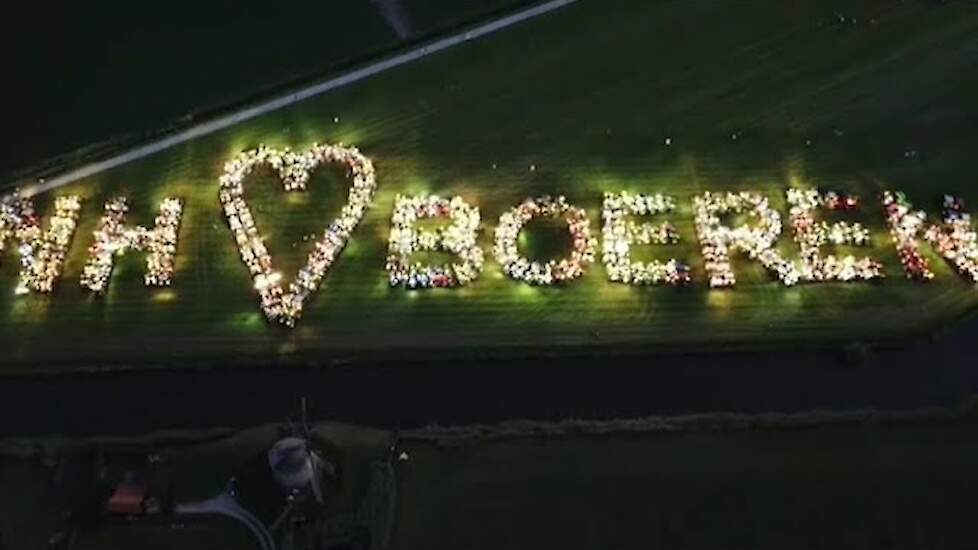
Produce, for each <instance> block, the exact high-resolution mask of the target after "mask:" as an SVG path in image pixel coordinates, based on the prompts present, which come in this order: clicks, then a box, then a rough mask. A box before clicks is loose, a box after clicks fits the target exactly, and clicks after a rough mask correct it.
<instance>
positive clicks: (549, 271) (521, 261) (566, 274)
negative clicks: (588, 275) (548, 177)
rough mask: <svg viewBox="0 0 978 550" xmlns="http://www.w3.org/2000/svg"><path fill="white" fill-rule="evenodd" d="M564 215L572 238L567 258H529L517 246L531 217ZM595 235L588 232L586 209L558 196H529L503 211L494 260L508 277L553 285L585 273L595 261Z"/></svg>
mask: <svg viewBox="0 0 978 550" xmlns="http://www.w3.org/2000/svg"><path fill="white" fill-rule="evenodd" d="M539 216H543V217H558V216H563V218H564V219H565V220H566V221H567V227H568V231H569V232H570V235H571V240H572V242H573V244H572V248H571V254H570V258H562V259H561V260H559V261H557V260H549V261H547V262H546V263H540V262H531V261H530V260H528V259H527V258H526V257H524V256H522V255H521V254H520V252H519V250H518V246H517V238H518V237H519V234H520V231H522V229H523V226H524V225H526V224H527V222H529V221H530V220H532V219H533V218H536V217H539ZM595 241H596V239H595V238H594V237H592V236H591V228H590V220H588V217H587V213H586V212H585V211H584V210H583V209H581V208H577V207H575V206H572V205H570V204H568V202H567V199H566V198H564V197H563V196H559V197H557V198H556V199H553V198H551V197H548V196H543V197H537V198H528V199H526V200H524V201H523V202H522V203H520V204H519V206H516V207H514V208H512V209H510V210H509V211H507V212H505V213H503V215H502V216H500V217H499V226H497V227H496V245H495V248H494V252H495V256H496V261H498V262H499V263H500V264H502V266H503V271H505V272H506V273H507V274H508V275H509V276H510V277H512V278H514V279H517V280H521V281H524V282H527V283H529V284H531V285H552V284H557V283H564V282H567V281H572V280H574V279H576V278H578V277H580V276H581V275H583V274H584V270H585V269H586V268H587V267H588V266H589V265H591V264H592V263H593V262H594V254H595V252H594V250H595V248H596V243H595Z"/></svg>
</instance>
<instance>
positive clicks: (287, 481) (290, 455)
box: [268, 397, 335, 504]
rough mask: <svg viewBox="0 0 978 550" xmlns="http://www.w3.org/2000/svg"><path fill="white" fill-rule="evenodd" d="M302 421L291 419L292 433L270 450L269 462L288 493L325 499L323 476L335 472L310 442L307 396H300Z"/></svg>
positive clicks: (318, 500) (280, 483) (290, 429)
mask: <svg viewBox="0 0 978 550" xmlns="http://www.w3.org/2000/svg"><path fill="white" fill-rule="evenodd" d="M301 409H302V411H301V414H302V418H301V424H299V425H296V424H295V423H294V422H292V421H291V420H290V421H289V430H288V431H289V434H288V435H286V436H284V437H282V438H281V439H279V440H278V441H276V442H275V444H274V445H272V448H271V449H269V450H268V465H269V467H271V469H272V474H273V475H274V476H275V481H276V482H277V483H278V484H279V486H280V487H282V488H283V489H284V490H285V491H286V492H287V493H288V494H289V495H303V494H310V493H311V494H312V495H313V497H314V498H315V499H316V502H318V503H320V504H322V503H323V492H322V478H323V472H324V471H325V472H326V473H328V474H329V475H333V474H334V473H335V471H334V468H333V465H332V464H330V463H329V462H327V461H326V460H325V459H324V458H323V457H322V455H321V454H320V453H319V451H317V450H315V449H313V448H312V446H311V445H310V440H311V432H310V430H309V424H308V422H307V419H306V398H305V397H303V398H302V400H301Z"/></svg>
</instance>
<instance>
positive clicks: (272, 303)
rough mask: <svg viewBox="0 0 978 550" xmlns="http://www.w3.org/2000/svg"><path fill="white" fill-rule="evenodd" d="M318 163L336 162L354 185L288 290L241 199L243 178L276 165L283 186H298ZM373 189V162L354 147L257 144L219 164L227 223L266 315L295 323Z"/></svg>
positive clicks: (300, 188)
mask: <svg viewBox="0 0 978 550" xmlns="http://www.w3.org/2000/svg"><path fill="white" fill-rule="evenodd" d="M323 163H340V164H343V165H345V166H346V167H347V169H348V170H349V177H351V178H352V180H353V184H352V185H351V186H350V196H349V200H348V201H347V203H346V205H344V206H343V209H342V210H341V211H340V215H339V217H337V218H336V219H335V220H333V222H332V223H330V224H329V226H327V227H326V229H325V231H323V235H322V237H321V238H320V239H319V240H318V241H316V243H315V246H314V247H313V250H312V252H310V253H309V259H308V261H307V262H306V265H305V266H304V267H302V269H300V270H299V273H298V274H297V275H296V277H295V280H293V281H292V282H291V283H289V290H288V291H287V292H286V290H285V289H284V288H283V287H282V285H281V284H280V282H281V279H282V275H281V273H278V272H277V271H275V270H274V268H273V267H272V257H271V255H270V254H269V252H268V249H266V248H265V244H264V242H263V240H262V236H261V234H260V233H259V232H258V227H257V226H256V225H255V217H254V216H253V215H252V214H251V209H249V208H248V204H247V203H246V202H245V198H244V182H245V180H246V179H247V177H248V176H249V175H250V174H251V173H252V172H253V171H254V170H255V168H257V167H258V166H262V165H267V166H270V167H271V168H273V169H274V170H276V171H277V172H278V174H279V177H281V179H282V184H283V186H284V187H285V190H286V191H303V190H305V188H306V183H308V181H309V177H310V175H311V174H312V171H313V170H315V169H316V167H318V166H319V165H321V164H323ZM376 188H377V183H376V179H375V177H374V166H373V163H371V162H370V159H368V158H367V157H365V156H363V155H362V154H360V151H358V150H357V149H356V148H355V147H344V146H342V145H319V144H315V145H313V146H312V148H311V149H309V150H308V151H306V152H304V153H293V152H291V151H289V150H284V151H279V150H276V149H270V148H267V147H264V146H262V147H259V148H258V149H253V150H251V151H245V152H244V153H241V154H240V155H238V156H236V157H235V158H233V159H231V160H230V161H228V162H227V163H226V164H225V165H224V175H222V176H221V192H220V196H221V204H222V205H223V206H224V214H225V216H227V220H228V225H229V226H230V227H231V231H232V232H233V233H234V239H235V241H236V242H237V243H238V252H240V253H241V259H242V261H244V263H245V265H247V266H248V270H249V271H251V277H252V279H254V281H255V290H257V291H258V296H259V298H260V302H261V308H262V310H263V311H264V312H265V316H266V317H267V318H268V319H269V320H274V321H278V322H281V323H282V324H284V325H287V326H290V327H294V326H295V323H296V321H297V320H298V319H299V317H301V316H302V304H303V303H304V302H305V300H306V298H308V297H309V296H310V295H311V294H312V293H314V292H315V291H316V289H317V288H319V283H320V281H322V279H323V276H324V275H326V272H327V271H328V270H329V268H330V266H331V265H333V261H334V260H336V258H337V256H339V254H340V252H341V251H342V250H343V247H344V246H346V241H347V239H349V237H350V233H351V232H352V231H353V230H354V229H355V228H356V226H357V224H359V223H360V220H361V219H362V218H363V214H364V212H366V210H367V207H368V206H370V201H371V200H372V199H373V195H374V190H375V189H376Z"/></svg>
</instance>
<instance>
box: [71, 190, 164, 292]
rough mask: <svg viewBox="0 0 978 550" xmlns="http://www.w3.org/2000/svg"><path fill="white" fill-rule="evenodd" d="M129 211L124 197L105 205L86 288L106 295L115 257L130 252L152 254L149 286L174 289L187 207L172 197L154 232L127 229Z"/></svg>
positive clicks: (83, 279) (84, 279)
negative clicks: (179, 236) (181, 220)
mask: <svg viewBox="0 0 978 550" xmlns="http://www.w3.org/2000/svg"><path fill="white" fill-rule="evenodd" d="M128 211H129V206H128V205H127V204H126V199H125V198H123V197H117V198H114V199H111V200H110V201H109V202H107V203H105V214H104V215H103V216H102V219H101V221H100V222H99V225H98V228H97V229H96V230H95V233H94V237H95V238H94V240H93V242H92V245H91V246H90V247H88V263H87V264H85V269H84V270H83V271H82V276H81V285H82V287H84V288H87V289H89V290H91V291H93V292H99V293H101V292H104V291H105V289H106V287H108V285H109V279H110V278H111V276H112V268H113V267H114V266H115V257H116V256H121V255H123V254H125V253H126V251H127V250H130V249H132V250H139V251H145V252H148V254H147V255H146V274H145V276H144V278H143V280H144V281H145V283H146V286H170V283H171V282H172V281H173V270H174V264H173V262H174V258H175V256H176V254H177V234H178V232H179V229H180V219H181V218H182V216H183V203H182V202H181V201H180V199H175V198H172V197H171V198H166V199H164V200H163V202H162V203H160V212H159V214H158V215H157V216H156V220H155V221H154V225H153V229H146V228H145V227H142V226H132V227H127V226H126V225H125V218H126V212H128Z"/></svg>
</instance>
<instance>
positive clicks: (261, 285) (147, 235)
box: [0, 145, 978, 326]
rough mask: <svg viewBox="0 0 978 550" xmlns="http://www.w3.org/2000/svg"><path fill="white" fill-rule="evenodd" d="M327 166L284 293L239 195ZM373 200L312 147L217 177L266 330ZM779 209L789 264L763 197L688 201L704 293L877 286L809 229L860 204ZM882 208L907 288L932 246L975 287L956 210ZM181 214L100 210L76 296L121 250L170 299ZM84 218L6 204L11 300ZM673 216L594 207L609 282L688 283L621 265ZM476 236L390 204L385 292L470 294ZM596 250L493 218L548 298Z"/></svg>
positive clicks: (583, 217)
mask: <svg viewBox="0 0 978 550" xmlns="http://www.w3.org/2000/svg"><path fill="white" fill-rule="evenodd" d="M324 163H338V164H341V165H344V166H345V167H346V168H347V170H348V175H349V177H350V179H351V181H352V183H351V187H350V191H349V200H348V202H347V203H346V205H344V206H343V208H342V210H341V212H340V214H339V216H338V217H337V218H336V219H335V220H333V221H332V222H330V223H329V224H328V225H327V226H326V228H325V230H324V231H323V232H322V235H321V236H320V237H319V240H317V241H316V242H315V243H314V244H313V249H312V251H311V252H310V253H309V256H308V260H307V262H306V264H305V266H304V267H302V268H301V269H300V270H299V272H298V274H296V276H295V278H294V279H293V280H292V282H290V283H288V285H287V286H285V285H284V284H283V281H282V275H281V273H279V272H278V271H276V270H275V268H274V264H273V261H272V256H271V253H270V252H269V250H268V249H267V248H266V246H265V244H264V239H263V238H262V235H261V232H260V231H259V229H258V227H257V226H256V224H255V219H254V216H253V215H252V212H251V209H250V207H249V206H248V203H247V202H246V201H245V197H244V184H245V182H246V181H247V179H248V176H249V174H251V173H252V172H253V171H254V170H255V169H256V168H257V167H259V166H268V167H271V168H272V169H273V170H275V171H277V172H278V174H279V176H280V178H281V180H282V183H283V185H284V187H285V190H286V191H296V192H298V191H303V190H304V189H305V188H306V184H307V183H308V182H309V179H310V174H311V173H312V171H313V170H314V169H315V168H316V167H317V166H319V165H321V164H324ZM376 186H377V182H376V179H375V175H374V168H373V164H372V163H371V161H370V159H369V158H367V157H366V156H364V155H363V154H361V153H360V152H359V151H358V150H357V149H356V148H353V147H344V146H342V145H314V146H313V147H312V148H310V149H309V150H307V151H305V152H302V153H296V152H292V151H288V150H284V151H279V150H275V149H270V148H266V147H260V148H258V149H255V150H251V151H247V152H244V153H241V154H239V155H238V156H236V157H235V158H233V159H231V160H230V161H228V162H227V163H226V165H225V170H224V174H223V175H222V176H221V178H220V186H219V192H218V195H219V197H220V201H221V205H222V207H223V210H224V214H225V216H226V218H227V223H228V226H229V227H230V229H231V232H232V234H233V236H234V242H235V243H236V244H237V246H238V251H239V253H240V255H241V259H242V260H243V261H244V263H245V264H246V265H247V267H248V269H249V271H250V272H251V276H252V278H253V280H254V287H255V290H256V291H257V292H258V297H259V302H260V305H261V308H262V310H263V311H264V313H265V315H266V316H267V318H268V319H269V320H272V321H276V322H280V323H283V324H285V325H288V326H294V325H295V323H296V321H297V320H298V319H299V318H300V316H301V314H302V308H303V303H304V302H305V301H306V299H307V298H308V297H309V296H310V295H311V294H312V293H314V292H315V291H316V289H317V288H318V286H319V283H320V281H322V279H323V277H324V276H325V275H326V272H327V271H328V270H329V268H330V266H331V265H332V264H333V262H334V261H335V260H336V258H337V257H338V256H339V254H340V253H341V252H342V250H343V247H344V245H345V244H346V241H347V239H348V238H349V237H350V234H351V233H352V232H353V231H354V229H355V228H356V226H357V224H358V223H359V222H360V220H361V218H362V217H363V215H364V213H365V212H366V210H367V208H368V207H370V205H371V202H372V199H373V196H374V191H375V189H376ZM787 202H788V205H789V207H790V211H789V216H788V217H789V223H790V226H791V229H792V231H793V234H794V240H795V242H796V243H797V245H798V247H799V251H800V254H799V258H798V259H797V260H789V259H787V258H785V257H784V256H783V255H782V254H781V253H780V252H779V251H778V249H777V248H776V247H775V243H776V240H777V239H778V237H779V236H780V234H781V229H782V221H781V218H782V217H781V214H779V213H778V212H777V211H776V210H774V209H773V208H771V207H770V205H769V204H768V200H767V199H766V198H765V197H764V196H762V195H760V194H758V193H754V192H738V193H730V192H723V193H714V192H706V193H703V194H701V195H699V196H697V197H695V198H694V199H693V210H694V213H695V220H694V222H695V227H696V233H697V237H698V239H699V242H700V247H701V250H702V253H703V255H704V259H705V270H706V277H707V279H708V281H709V285H710V286H711V287H731V286H733V285H734V284H735V283H736V278H735V275H734V271H733V269H732V266H731V263H730V255H731V254H732V253H734V252H740V253H744V254H746V255H747V256H748V257H749V258H750V259H752V260H754V261H757V262H759V263H760V264H761V265H763V266H764V267H765V268H766V269H767V270H769V271H770V272H771V273H772V274H773V275H774V276H775V277H776V278H777V279H778V280H779V281H781V282H782V283H784V284H785V285H793V284H796V283H801V282H806V283H808V282H822V281H868V280H874V279H880V278H882V277H883V266H882V265H881V263H880V262H879V261H878V260H876V259H873V258H871V257H869V256H864V257H858V258H857V257H854V256H851V255H846V256H834V255H826V254H823V253H822V251H821V248H822V247H823V245H825V244H835V245H850V246H867V245H868V244H869V231H868V230H867V229H866V228H865V227H863V226H862V225H860V224H859V223H856V222H844V221H839V222H835V223H828V222H826V221H823V220H821V219H820V217H819V212H820V211H826V210H828V211H831V210H834V211H840V212H846V211H851V210H857V209H859V208H861V203H860V200H859V198H858V197H855V196H851V195H845V194H839V193H832V192H827V193H823V192H820V191H819V190H817V189H789V190H788V191H787ZM881 203H882V210H883V213H884V215H885V218H886V222H887V224H888V225H889V228H890V232H891V235H892V237H893V241H894V244H895V246H896V248H897V251H898V253H899V257H900V259H901V262H902V264H903V268H904V270H905V272H906V274H907V276H908V277H910V278H913V279H917V280H921V281H926V280H929V279H931V278H932V277H933V276H934V274H933V272H932V271H931V269H930V267H929V265H928V262H927V260H926V259H925V258H924V257H922V256H921V255H920V252H919V250H918V247H919V246H920V245H919V243H920V242H921V241H923V242H926V243H929V244H930V245H931V246H933V247H934V249H935V250H936V252H937V253H938V254H939V255H940V256H942V257H943V258H945V259H946V260H947V261H948V262H949V263H950V264H951V265H952V266H953V267H954V269H956V270H957V271H958V272H959V273H961V274H962V275H964V276H966V277H967V278H969V279H970V280H971V281H974V282H978V238H976V233H975V231H974V230H973V229H972V228H971V223H970V219H969V216H968V214H967V213H966V212H964V209H963V207H962V204H961V201H960V200H958V199H955V198H953V197H945V200H944V209H943V212H942V219H941V220H940V221H938V222H936V223H929V222H928V221H927V216H926V214H925V213H924V212H923V211H920V210H914V209H913V207H912V205H911V204H909V203H908V202H907V200H906V199H905V198H904V197H903V195H902V194H900V193H894V192H890V191H886V192H884V193H883V194H882V197H881ZM183 206H184V205H183V202H182V201H181V200H180V199H178V198H167V199H165V200H164V201H163V202H162V204H161V205H160V208H159V215H158V216H157V217H156V220H155V222H154V225H153V227H152V229H148V228H145V227H141V226H134V225H126V224H125V216H126V212H127V209H128V208H127V204H126V199H125V198H122V197H119V198H113V199H111V200H109V201H108V202H107V203H106V204H105V208H104V214H103V216H102V219H101V221H100V222H99V224H98V226H97V228H96V230H95V232H94V236H93V240H92V243H91V244H90V246H89V248H88V260H87V263H86V265H85V267H84V270H83V272H82V275H81V285H82V286H83V287H85V288H87V289H89V290H90V291H92V292H95V293H101V292H104V291H105V289H106V288H107V286H108V284H109V281H110V278H111V275H112V269H113V264H114V261H115V258H116V257H117V256H119V255H121V254H123V253H125V252H126V251H127V250H139V251H143V252H145V253H146V254H147V256H146V274H145V282H146V284H147V285H149V286H167V285H170V284H171V282H172V281H173V277H174V257H175V255H176V252H177V237H178V232H179V227H180V220H181V217H182V214H183ZM80 208H81V201H80V199H79V198H78V197H77V196H62V197H58V198H57V199H56V200H55V203H54V213H53V214H52V215H51V217H50V219H49V221H48V225H47V229H46V230H44V229H42V223H41V220H40V219H39V217H38V215H37V214H36V212H35V210H34V205H33V202H32V201H31V199H29V198H26V197H24V196H21V195H19V194H17V193H14V194H12V195H9V196H7V197H4V198H3V199H2V200H0V252H2V251H3V248H4V246H6V244H7V243H8V242H9V241H11V240H13V241H16V242H17V243H18V247H17V252H18V253H19V255H20V259H21V272H20V283H19V284H18V286H17V289H16V291H17V293H30V292H51V291H52V289H53V288H54V285H55V282H56V281H57V279H58V278H59V276H60V274H61V269H62V266H63V264H64V261H65V256H66V255H67V252H68V249H69V247H70V244H71V241H72V238H73V236H74V233H75V228H76V225H77V221H78V216H79V211H80ZM674 209H675V201H674V199H673V198H671V197H669V196H665V195H661V194H653V195H645V194H632V193H627V192H607V193H605V194H604V201H603V209H602V222H603V225H602V230H601V241H602V243H601V257H602V260H603V263H604V266H605V269H606V270H607V274H608V278H609V280H610V281H612V282H615V283H622V284H632V285H645V284H654V285H658V284H662V285H673V286H679V285H685V284H688V283H690V280H691V277H690V275H691V273H690V268H689V266H688V265H687V264H685V263H683V262H681V261H679V260H677V259H675V258H670V259H661V260H651V261H648V262H637V261H633V260H632V259H631V254H630V249H631V247H632V246H634V245H670V244H675V243H677V242H678V241H679V235H678V232H677V231H676V229H675V227H674V226H673V225H672V224H670V223H669V222H668V221H660V222H659V223H651V222H648V221H645V222H639V221H636V220H637V219H639V218H642V217H651V216H659V215H664V214H668V213H670V212H671V211H673V210H674ZM730 214H741V215H745V216H747V217H748V218H750V221H749V222H748V223H744V224H743V225H739V226H731V225H728V224H725V223H724V222H723V221H722V219H723V218H724V217H725V216H727V215H730ZM537 217H554V218H562V219H563V220H565V221H566V223H567V228H568V231H569V233H570V236H571V240H572V243H573V245H572V248H571V252H570V254H569V256H568V257H566V258H563V259H560V260H551V261H547V262H536V261H530V260H529V259H528V258H526V257H524V256H523V255H521V254H520V252H519V250H518V247H517V237H518V236H519V234H520V231H521V230H522V228H523V227H524V225H525V224H526V223H527V222H529V221H530V220H532V219H534V218H537ZM422 218H444V219H445V220H446V223H447V225H446V226H444V227H440V228H437V229H422V228H420V227H418V223H417V222H418V220H420V219H422ZM479 223H480V217H479V208H478V207H477V206H474V205H471V204H468V203H467V202H466V201H465V200H463V199H462V198H460V197H452V198H443V197H438V196H400V195H398V196H397V198H396V199H395V202H394V210H393V213H392V215H391V228H390V235H389V242H388V245H389V252H388V256H387V271H388V276H389V279H390V284H391V285H392V286H395V287H398V286H399V287H404V288H409V289H420V288H431V287H455V286H461V285H466V284H469V283H471V282H473V281H474V280H476V279H477V278H478V277H479V276H480V274H481V273H482V271H483V263H484V252H483V250H482V248H481V247H480V246H479V245H478V244H477V233H478V227H479ZM597 249H598V238H597V237H596V236H594V235H593V234H592V232H591V220H590V219H588V216H587V214H586V212H585V211H584V210H583V209H582V208H579V207H577V206H575V205H572V204H570V203H568V202H567V200H566V199H565V198H564V197H562V196H561V197H546V196H544V197H536V198H527V199H525V200H524V201H523V202H521V203H520V204H518V205H516V206H513V207H512V208H511V209H509V210H508V211H506V212H504V213H503V214H502V216H500V218H499V223H498V225H497V226H496V229H495V242H494V246H493V247H492V255H493V256H494V258H495V260H496V261H497V262H498V263H499V264H500V266H501V267H502V270H503V271H504V272H505V273H506V275H508V276H509V277H512V278H513V279H517V280H520V281H523V282H525V283H528V284H532V285H555V284H562V283H567V282H569V281H572V280H574V279H577V278H579V277H581V276H582V275H583V274H584V273H585V271H586V270H587V269H588V268H589V266H590V265H591V264H592V263H593V262H594V261H595V257H596V255H597ZM432 250H438V251H442V252H447V253H449V254H452V255H454V256H455V257H456V258H457V261H456V262H453V263H450V264H446V265H423V264H421V263H419V262H415V261H412V255H413V254H414V253H415V252H418V251H432Z"/></svg>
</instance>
